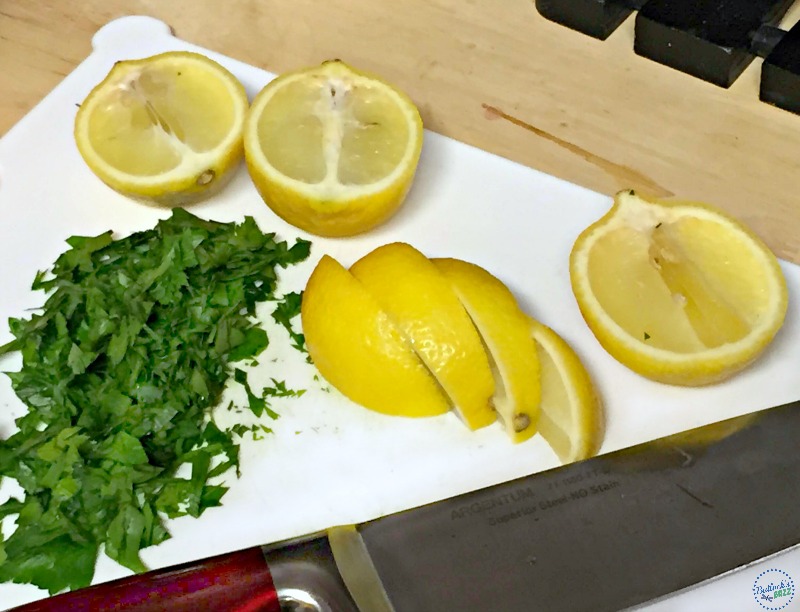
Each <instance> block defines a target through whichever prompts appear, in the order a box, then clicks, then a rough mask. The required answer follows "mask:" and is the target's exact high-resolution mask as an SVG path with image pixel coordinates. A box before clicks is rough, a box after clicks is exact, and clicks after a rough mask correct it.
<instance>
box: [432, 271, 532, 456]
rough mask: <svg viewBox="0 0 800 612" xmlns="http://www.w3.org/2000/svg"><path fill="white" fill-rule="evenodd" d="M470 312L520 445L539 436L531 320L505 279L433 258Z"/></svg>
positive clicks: (498, 406) (502, 409) (499, 407)
mask: <svg viewBox="0 0 800 612" xmlns="http://www.w3.org/2000/svg"><path fill="white" fill-rule="evenodd" d="M431 261H432V262H433V263H434V265H436V267H437V268H438V269H439V271H440V272H441V273H442V274H444V276H445V277H446V278H447V280H448V281H449V282H450V285H451V286H452V288H453V289H454V290H455V292H456V295H458V298H459V300H461V303H462V304H463V306H464V308H466V310H467V313H468V314H469V316H470V318H471V319H472V322H473V323H474V324H475V327H477V329H478V332H479V333H480V336H481V338H482V340H483V343H484V345H485V347H486V352H487V356H488V357H489V363H490V365H491V367H492V374H493V375H494V387H495V392H494V397H493V398H492V405H493V406H494V409H495V410H496V411H497V415H498V417H499V418H500V421H501V423H502V424H503V427H504V429H505V431H506V433H507V434H508V436H509V437H510V438H511V440H512V441H513V442H515V443H517V442H522V441H524V440H527V439H528V438H530V437H531V436H533V435H534V434H535V433H536V425H537V422H538V420H539V402H540V399H541V388H540V384H539V359H538V357H537V354H536V344H535V342H534V340H533V338H532V337H531V333H530V324H529V323H528V317H527V315H525V313H523V312H522V310H520V308H519V305H518V304H517V300H516V298H515V297H514V295H513V294H512V293H511V291H510V290H509V289H508V287H506V286H505V285H504V284H503V283H502V282H501V281H500V280H499V279H497V278H496V277H495V276H493V275H492V274H490V273H489V272H488V271H486V270H484V269H483V268H481V267H480V266H477V265H475V264H472V263H468V262H466V261H461V260H459V259H432V260H431Z"/></svg>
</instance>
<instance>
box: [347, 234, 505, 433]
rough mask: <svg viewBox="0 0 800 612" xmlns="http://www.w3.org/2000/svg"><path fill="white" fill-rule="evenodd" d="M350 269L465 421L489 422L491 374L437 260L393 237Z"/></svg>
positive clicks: (492, 416) (472, 425) (478, 340)
mask: <svg viewBox="0 0 800 612" xmlns="http://www.w3.org/2000/svg"><path fill="white" fill-rule="evenodd" d="M350 272H352V274H353V276H354V277H355V278H357V279H358V280H359V281H360V282H361V283H362V284H363V286H364V287H365V288H366V289H367V291H369V293H370V294H372V295H373V296H374V297H375V299H376V300H377V302H378V303H379V304H380V306H381V308H382V309H383V310H385V311H386V312H387V313H388V314H389V316H390V317H391V319H392V321H394V323H395V324H396V325H397V327H398V328H399V329H400V330H401V331H402V332H403V334H405V336H406V337H407V338H408V339H409V340H410V341H411V345H412V346H413V347H414V350H415V351H416V353H417V355H419V357H420V359H422V361H423V362H424V363H425V365H426V366H427V367H428V369H429V370H430V371H431V372H432V373H433V375H434V376H435V377H436V379H437V380H438V381H439V384H440V385H441V387H442V388H443V389H444V391H445V393H446V394H447V395H448V397H449V398H450V400H451V401H452V403H453V405H454V406H455V408H456V410H457V411H458V413H459V415H460V416H461V418H462V419H463V421H464V422H465V423H466V425H467V426H468V427H469V428H470V429H478V428H480V427H485V426H486V425H489V424H491V423H492V422H494V420H495V412H494V410H493V408H492V404H491V399H492V396H493V395H494V379H493V377H492V371H491V367H490V365H489V360H488V357H487V355H486V352H485V351H484V348H483V345H482V344H481V338H480V336H479V335H478V332H477V330H476V329H475V327H474V326H473V324H472V321H471V320H470V318H469V315H468V314H467V312H466V310H464V307H463V306H462V305H461V302H460V301H459V299H458V297H457V296H456V294H455V292H454V291H453V289H452V288H451V287H450V284H449V282H448V281H447V279H446V278H445V277H444V276H443V275H442V273H441V272H439V270H438V269H437V268H436V266H435V265H434V264H433V263H431V261H430V260H429V259H428V258H427V257H425V255H423V254H422V253H420V252H419V251H417V250H416V249H415V248H413V247H412V246H410V245H408V244H405V243H400V242H395V243H392V244H387V245H384V246H382V247H378V248H377V249H375V250H374V251H372V252H370V253H368V254H367V255H365V256H364V257H362V258H361V259H360V260H358V261H357V262H356V263H355V264H353V266H352V267H351V268H350Z"/></svg>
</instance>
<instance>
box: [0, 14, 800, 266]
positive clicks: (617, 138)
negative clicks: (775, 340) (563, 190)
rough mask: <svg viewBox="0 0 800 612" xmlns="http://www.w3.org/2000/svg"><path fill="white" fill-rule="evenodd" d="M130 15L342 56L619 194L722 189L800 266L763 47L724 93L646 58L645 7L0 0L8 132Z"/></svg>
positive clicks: (489, 139)
mask: <svg viewBox="0 0 800 612" xmlns="http://www.w3.org/2000/svg"><path fill="white" fill-rule="evenodd" d="M797 4H798V6H796V7H795V8H793V9H792V11H791V12H790V14H789V15H788V16H787V19H786V20H785V22H784V24H785V25H791V24H792V23H794V21H796V20H797V17H798V16H800V3H797ZM124 15H150V16H153V17H156V18H158V19H161V20H163V21H165V22H166V23H168V24H169V25H170V26H171V27H172V28H173V30H174V32H175V34H176V35H177V36H179V37H180V38H183V39H184V40H188V41H191V42H194V43H197V44H199V45H202V46H204V47H206V48H209V49H213V50H215V51H219V52H221V53H224V54H226V55H229V56H231V57H235V58H237V59H239V60H242V61H245V62H247V63H250V64H253V65H256V66H260V67H262V68H265V69H268V70H270V71H273V72H281V71H284V70H288V69H291V68H296V67H300V66H303V65H308V64H313V63H318V62H320V61H322V60H325V59H329V58H333V57H338V58H341V59H343V60H345V61H348V62H350V63H352V64H354V65H356V66H359V67H362V68H364V69H369V70H373V71H376V72H378V73H380V74H382V75H384V76H385V77H386V78H387V79H389V80H391V81H393V82H395V83H396V84H397V85H399V86H400V87H402V88H403V89H405V90H406V91H407V92H408V93H409V94H410V95H411V97H412V98H413V99H414V101H415V102H416V103H417V104H418V106H419V107H420V110H421V113H422V117H423V120H424V122H425V124H426V127H428V128H429V129H431V130H434V131H436V132H439V133H442V134H445V135H447V136H450V137H452V138H455V139H457V140H460V141H462V142H466V143H469V144H472V145H475V146H477V147H480V148H482V149H486V150H489V151H492V152H494V153H497V154H498V155H502V156H504V157H508V158H510V159H513V160H516V161H518V162H521V163H523V164H526V165H528V166H531V167H535V168H537V169H539V170H542V171H544V172H547V173H549V174H553V175H556V176H558V177H561V178H564V179H566V180H569V181H572V182H574V183H577V184H580V185H583V186H585V187H588V188H590V189H592V190H595V191H599V192H602V193H605V194H613V193H614V192H615V191H617V190H619V189H623V188H628V187H634V188H638V189H640V190H643V191H646V192H649V193H651V194H654V195H660V196H676V197H680V198H689V199H699V200H704V201H707V202H710V203H713V204H715V205H717V206H720V207H722V208H724V209H726V210H728V211H729V212H731V213H732V214H734V215H735V216H737V217H738V218H740V219H741V220H743V221H745V222H746V223H747V224H749V225H750V226H751V227H752V228H753V229H754V230H755V231H756V232H757V233H758V234H759V235H760V236H761V237H762V238H763V239H764V240H765V241H766V242H767V243H768V244H769V245H770V246H771V247H772V249H773V250H774V251H775V252H776V253H777V254H778V255H779V256H781V257H783V258H785V259H788V260H790V261H794V262H796V263H800V205H799V204H798V197H797V192H798V187H797V183H796V181H797V179H798V170H800V116H797V115H793V114H791V113H788V112H786V111H782V110H780V109H777V108H774V107H772V106H769V105H767V104H764V103H762V102H760V101H759V100H758V82H759V77H760V65H761V61H760V60H756V61H755V62H754V63H753V64H752V65H751V66H750V67H749V68H748V69H747V70H746V71H745V72H744V74H743V75H742V76H741V77H740V78H739V79H738V81H737V82H736V83H735V84H734V85H733V87H731V88H730V89H728V90H725V89H721V88H719V87H716V86H714V85H711V84H708V83H705V82H703V81H701V80H699V79H696V78H693V77H691V76H688V75H685V74H683V73H680V72H677V71H674V70H671V69H669V68H667V67H665V66H661V65H659V64H656V63H654V62H652V61H649V60H647V59H644V58H641V57H638V56H636V55H635V54H634V53H633V19H632V18H630V19H628V20H627V21H626V22H625V23H624V24H623V25H622V27H621V28H620V29H618V30H617V31H616V32H614V34H612V35H611V37H610V38H609V39H608V40H606V41H604V42H601V41H597V40H594V39H591V38H589V37H586V36H583V35H581V34H578V33H577V32H573V31H572V30H568V29H566V28H563V27H561V26H558V25H556V24H553V23H550V22H548V21H546V20H545V19H543V18H542V17H541V16H540V15H539V14H538V13H537V11H536V9H535V6H534V4H533V1H532V0H502V2H501V1H498V0H405V1H403V2H388V1H386V0H383V1H376V0H292V1H287V0H230V1H229V2H218V1H213V0H129V1H124V0H87V1H82V2H78V1H77V0H60V1H55V0H52V1H50V2H45V1H43V0H0V134H3V133H5V132H7V131H8V130H9V129H10V128H11V127H12V126H13V124H14V123H15V122H17V121H18V120H20V119H21V118H22V117H23V116H24V115H25V113H27V112H28V111H29V110H30V109H31V108H32V107H33V106H34V105H35V104H36V103H37V102H38V101H39V100H40V99H41V98H42V97H44V96H45V95H46V94H47V93H48V92H49V91H50V90H51V89H52V88H53V87H55V85H57V84H58V82H59V81H60V80H61V79H62V78H63V77H64V76H66V75H67V74H68V73H69V72H70V71H71V70H72V69H73V68H74V67H75V66H76V65H77V64H78V63H80V62H81V61H82V60H83V59H84V58H85V57H86V56H87V55H88V54H89V53H90V51H91V38H92V35H93V34H94V32H95V31H97V30H98V29H99V28H100V27H101V26H102V25H104V24H105V23H107V22H108V21H110V20H112V19H114V18H117V17H121V16H124ZM491 204H492V203H491V202H488V203H487V205H488V206H491ZM531 205H532V206H533V205H535V202H532V203H531Z"/></svg>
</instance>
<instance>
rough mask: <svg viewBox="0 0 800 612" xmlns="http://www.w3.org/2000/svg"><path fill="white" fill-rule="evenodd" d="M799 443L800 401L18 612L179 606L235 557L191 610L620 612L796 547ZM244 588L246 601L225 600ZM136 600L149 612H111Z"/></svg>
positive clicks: (197, 594)
mask: <svg viewBox="0 0 800 612" xmlns="http://www.w3.org/2000/svg"><path fill="white" fill-rule="evenodd" d="M798 439H800V401H796V402H793V403H790V404H785V405H783V406H778V407H775V408H771V409H768V410H764V411H761V412H757V413H754V414H751V415H745V416H743V417H737V418H734V419H728V420H726V421H722V422H720V423H716V424H714V425H712V426H706V427H701V428H697V429H693V430H689V431H687V432H684V433H682V434H678V435H676V436H670V437H667V438H661V439H659V440H655V441H653V442H648V443H645V444H641V445H638V446H635V447H631V448H629V449H624V450H621V451H617V452H614V453H610V454H607V455H601V456H599V457H595V458H593V459H589V460H586V461H582V462H578V463H573V464H570V465H566V466H562V467H559V468H556V469H552V470H549V471H546V472H541V473H536V474H532V475H530V476H526V477H523V478H519V479H516V480H512V481H509V482H506V483H502V484H499V485H495V486H492V487H488V488H485V489H481V490H478V491H474V492H471V493H467V494H464V495H460V496H457V497H453V498H450V499H447V500H443V501H439V502H435V503H431V504H428V505H425V506H421V507H418V508H414V509H411V510H407V511H404V512H399V513H396V514H392V515H388V516H385V517H381V518H378V519H375V520H373V521H369V522H366V523H362V524H360V525H357V526H351V527H338V528H332V529H331V530H328V531H327V532H326V533H322V534H311V535H309V536H306V537H303V538H298V539H295V540H292V541H287V542H278V543H274V544H271V545H267V546H264V547H261V548H253V549H248V550H247V551H240V552H239V553H232V554H231V555H225V556H222V557H219V558H215V559H213V560H206V561H205V562H197V563H194V564H187V565H185V566H182V567H181V568H168V569H166V570H159V571H157V572H150V573H148V574H142V575H139V576H134V577H131V578H126V579H123V580H122V581H115V582H110V583H106V584H101V585H97V586H94V587H90V588H88V589H82V590H79V591H75V592H72V593H66V594H62V595H57V596H55V597H52V598H49V599H45V600H41V601H39V602H34V603H32V604H28V605H26V606H21V607H19V608H15V609H14V610H15V612H34V611H36V612H40V611H50V610H63V609H70V610H89V609H91V610H111V609H114V610H123V609H124V610H137V611H140V612H141V611H145V610H147V611H150V610H160V609H177V608H175V607H174V605H175V602H177V601H179V599H180V597H181V596H185V591H186V589H185V588H184V589H183V591H182V590H181V589H179V588H169V585H170V581H171V580H177V579H181V580H183V581H184V583H183V584H185V583H186V580H187V579H188V578H191V577H192V576H193V575H196V574H198V573H201V574H202V572H204V571H205V572H206V574H207V570H208V566H209V563H216V564H219V563H220V562H221V561H220V560H227V561H228V562H229V563H232V562H233V558H234V555H239V562H240V563H241V566H240V571H239V572H238V582H239V584H238V585H237V584H236V582H237V580H236V579H234V580H232V581H229V583H226V584H227V586H225V585H223V586H220V584H219V583H218V582H214V581H213V580H212V581H206V582H207V583H208V584H209V585H210V587H209V588H208V589H205V591H204V589H203V588H200V587H202V584H203V583H202V581H200V582H198V581H195V582H194V584H195V587H198V588H194V589H193V593H194V597H195V598H194V599H193V603H192V605H193V606H194V609H219V610H222V609H227V610H242V611H244V610H253V611H255V610H264V611H266V612H275V611H277V610H279V609H280V610H294V611H298V612H299V611H301V610H307V611H313V610H318V611H330V612H353V611H356V610H362V611H365V612H377V611H379V610H395V611H396V612H428V611H430V612H438V611H441V610H465V611H471V610H476V611H478V610H481V611H483V610H504V611H509V612H513V611H520V612H528V611H535V610H553V609H558V610H561V611H566V612H582V611H592V612H603V611H606V610H608V611H611V610H622V609H625V608H629V607H631V606H636V605H639V604H642V603H645V602H648V601H651V600H655V599H657V598H660V597H663V596H665V595H667V594H670V593H673V592H676V591H680V590H682V589H685V588H687V587H690V586H693V585H696V584H698V583H701V582H704V581H707V580H710V579H713V578H714V577H715V576H719V575H722V574H726V573H728V572H731V571H732V570H735V569H737V568H741V567H745V566H747V565H749V564H752V563H753V562H755V561H758V560H759V559H763V558H765V557H768V556H770V555H773V554H775V553H778V552H780V551H782V550H785V549H787V548H790V547H792V546H794V545H797V544H798V543H800V513H798V512H796V508H797V507H798V506H800V488H798V487H796V486H795V484H796V483H797V482H800V453H798V445H797V440H798ZM254 555H255V556H254ZM256 557H258V558H259V559H260V562H256V561H254V559H255V558H256ZM257 583H258V584H261V589H260V590H259V589H258V588H255V585H256V584H257ZM242 584H246V585H248V586H246V587H242ZM198 585H199V586H198ZM211 587H213V588H211ZM237 589H238V591H237V592H239V593H242V592H245V591H248V590H249V592H250V593H251V594H252V595H253V597H252V598H251V599H249V600H247V599H246V598H245V600H237V602H236V603H231V604H230V605H228V604H225V603H224V600H222V599H220V597H222V596H223V595H225V594H226V593H227V594H228V595H230V593H231V592H233V591H236V590H237ZM133 592H136V593H138V594H139V595H142V594H145V595H147V596H146V597H144V598H143V599H142V598H141V597H140V598H139V601H144V602H149V604H147V603H145V604H136V605H132V606H126V607H120V605H119V603H120V602H125V601H133V600H134V599H135V598H134V599H131V593H133ZM271 593H274V594H275V597H272V596H271V595H270V594H271ZM176 596H177V597H178V598H177V599H175V597H176ZM87 601H92V602H94V603H93V604H92V605H91V606H88V605H86V602H87ZM225 601H227V600H225ZM230 601H233V600H230ZM115 602H116V603H115ZM221 602H222V603H221ZM148 605H149V607H147V606H148ZM221 605H224V607H220V606H221ZM187 609H188V608H187Z"/></svg>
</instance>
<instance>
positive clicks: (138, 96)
mask: <svg viewBox="0 0 800 612" xmlns="http://www.w3.org/2000/svg"><path fill="white" fill-rule="evenodd" d="M247 107H248V101H247V94H246V93H245V90H244V87H243V86H242V84H241V83H240V82H239V81H238V80H237V79H236V77H235V76H234V75H233V74H231V73H230V72H229V71H228V70H226V69H225V68H224V67H222V66H221V65H220V64H218V63H217V62H215V61H213V60H211V59H209V58H208V57H205V56H204V55H200V54H198V53H190V52H186V51H170V52H167V53H162V54H160V55H155V56H152V57H147V58H144V59H138V60H127V61H121V62H117V63H116V64H114V67H113V68H112V69H111V71H110V72H109V73H108V75H107V76H106V78H105V79H104V80H103V81H102V82H101V83H100V84H99V85H97V86H96V87H95V88H94V89H93V90H92V91H91V93H90V94H89V95H88V97H87V98H86V100H84V102H83V103H82V104H81V106H80V108H79V109H78V113H77V116H76V117H75V142H76V144H77V146H78V150H79V151H80V154H81V156H82V157H83V159H84V160H85V161H86V164H87V165H88V166H89V168H90V169H91V170H92V171H93V172H94V173H95V174H96V175H97V176H98V177H99V178H100V179H101V180H102V181H103V182H105V183H106V184H107V185H109V186H110V187H112V188H113V189H115V190H117V191H119V192H121V193H123V194H125V195H128V196H131V197H135V198H138V199H141V200H144V201H146V202H150V203H154V204H160V205H165V206H181V205H184V204H188V203H191V202H194V201H196V200H198V199H201V198H203V197H206V196H208V195H211V194H212V193H215V192H216V191H218V190H219V189H220V188H221V187H222V186H223V185H224V184H225V183H226V182H227V181H228V179H229V178H230V176H231V175H232V173H233V170H234V169H235V167H236V166H237V164H238V162H239V161H240V160H241V158H242V132H243V129H244V119H245V115H246V112H247Z"/></svg>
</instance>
